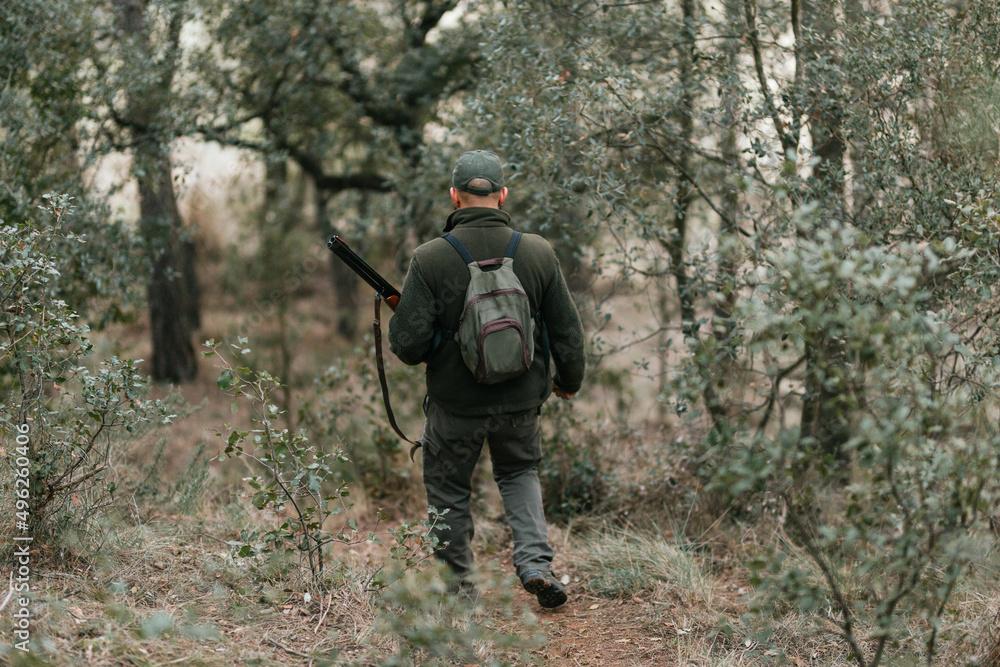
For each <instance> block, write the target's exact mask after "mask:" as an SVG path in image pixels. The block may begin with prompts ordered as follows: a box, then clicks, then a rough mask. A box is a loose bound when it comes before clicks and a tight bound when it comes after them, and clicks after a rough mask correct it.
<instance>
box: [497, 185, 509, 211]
mask: <svg viewBox="0 0 1000 667" xmlns="http://www.w3.org/2000/svg"><path fill="white" fill-rule="evenodd" d="M505 201H507V188H500V199H498V200H497V205H498V207H499V206H503V203H504V202H505Z"/></svg>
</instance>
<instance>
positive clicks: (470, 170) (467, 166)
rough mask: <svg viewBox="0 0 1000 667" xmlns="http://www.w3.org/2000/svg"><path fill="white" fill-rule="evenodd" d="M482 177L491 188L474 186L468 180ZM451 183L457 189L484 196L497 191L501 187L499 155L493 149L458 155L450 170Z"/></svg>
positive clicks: (501, 172) (501, 173) (501, 177)
mask: <svg viewBox="0 0 1000 667" xmlns="http://www.w3.org/2000/svg"><path fill="white" fill-rule="evenodd" d="M477 178H482V179H485V180H487V181H489V182H490V184H491V185H492V186H493V187H491V188H474V187H470V186H469V181H471V180H474V179H477ZM451 185H452V187H453V188H455V189H457V190H462V191H464V192H468V193H470V194H474V195H479V196H481V197H482V196H485V195H488V194H491V193H493V192H499V191H500V189H501V188H503V167H501V166H500V157H499V156H498V155H497V154H496V153H494V152H493V151H468V152H466V153H462V155H461V156H459V158H458V161H457V162H455V170H454V171H453V172H451Z"/></svg>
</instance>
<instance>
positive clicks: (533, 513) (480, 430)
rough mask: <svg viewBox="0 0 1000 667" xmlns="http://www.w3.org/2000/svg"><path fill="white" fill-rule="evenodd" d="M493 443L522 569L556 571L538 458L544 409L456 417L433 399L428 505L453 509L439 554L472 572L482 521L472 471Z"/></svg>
mask: <svg viewBox="0 0 1000 667" xmlns="http://www.w3.org/2000/svg"><path fill="white" fill-rule="evenodd" d="M486 441H488V442H489V445H490V459H491V460H492V462H493V479H494V480H496V483H497V486H498V487H499V489H500V496H501V498H502V499H503V509H504V514H506V516H507V523H508V524H509V525H510V529H511V532H513V533H514V567H515V568H517V574H518V576H520V575H521V574H522V573H523V572H525V571H527V570H540V571H542V572H548V571H549V568H550V564H551V563H552V548H551V547H550V546H549V541H548V540H549V537H548V529H547V528H546V525H545V513H544V511H543V509H542V488H541V485H540V484H539V482H538V463H539V461H541V458H542V449H541V434H540V432H539V430H538V413H537V412H536V411H535V410H529V411H527V412H519V413H515V414H498V415H490V416H487V417H464V416H461V415H455V414H452V413H450V412H448V411H446V410H445V409H444V408H442V407H441V406H439V405H436V404H434V403H433V402H428V405H427V421H426V424H425V425H424V434H423V436H422V437H421V442H422V443H423V460H424V487H425V488H426V489H427V504H428V505H429V506H431V507H434V508H435V509H437V510H438V511H439V512H442V511H444V510H445V509H447V510H448V514H446V515H445V516H444V517H443V518H442V519H441V522H442V523H445V524H447V526H448V527H447V528H443V529H436V530H435V534H436V535H437V537H438V539H439V540H440V541H441V543H444V542H448V543H449V544H448V546H446V547H444V548H443V549H441V550H440V551H438V552H437V553H436V556H437V557H438V558H439V559H440V560H443V561H444V562H445V563H447V564H448V566H449V567H450V568H451V570H452V572H454V573H455V575H456V576H458V577H459V578H460V579H465V578H467V577H468V576H469V575H470V574H471V573H472V568H473V555H472V547H471V543H472V536H473V534H474V533H475V527H474V525H473V521H472V512H471V511H470V508H469V501H470V498H471V496H472V474H473V471H474V470H475V467H476V462H477V461H478V460H479V455H480V453H481V452H482V449H483V443H484V442H486Z"/></svg>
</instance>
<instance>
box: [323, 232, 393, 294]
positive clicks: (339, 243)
mask: <svg viewBox="0 0 1000 667" xmlns="http://www.w3.org/2000/svg"><path fill="white" fill-rule="evenodd" d="M326 247H327V248H329V249H330V250H332V251H333V254H335V255H336V256H337V257H339V258H340V259H341V260H342V261H343V262H344V263H345V264H347V266H349V267H350V268H351V270H352V271H354V272H355V273H356V274H358V275H359V276H360V277H361V279H362V280H364V281H365V282H366V283H368V284H369V285H370V286H371V287H372V289H374V290H375V291H376V292H378V294H379V295H381V297H382V298H383V299H385V301H386V303H387V304H389V307H390V308H392V309H393V310H395V308H396V304H398V303H399V297H400V293H399V290H397V289H396V288H395V287H393V286H392V285H391V284H390V283H389V281H388V280H386V279H385V278H383V277H382V276H381V275H379V273H378V271H376V270H375V269H373V268H372V267H370V266H369V265H368V263H367V262H365V260H363V259H361V258H360V257H359V256H358V255H357V253H355V252H354V251H353V250H351V248H350V246H348V245H347V243H346V242H345V241H344V239H342V238H341V237H339V236H331V237H330V240H329V242H327V244H326Z"/></svg>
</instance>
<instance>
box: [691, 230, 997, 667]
mask: <svg viewBox="0 0 1000 667" xmlns="http://www.w3.org/2000/svg"><path fill="white" fill-rule="evenodd" d="M797 224H798V225H799V232H800V234H799V237H798V239H797V242H796V243H795V244H794V245H789V246H787V247H783V248H780V249H778V250H774V251H771V252H768V253H765V264H764V267H763V270H762V271H761V272H760V274H759V275H762V276H764V279H763V280H762V282H761V283H760V285H758V287H757V288H756V290H755V292H754V294H752V295H751V296H750V297H749V298H746V299H744V300H743V302H742V303H741V304H740V306H739V311H738V318H739V320H740V323H741V327H742V331H743V338H744V345H745V349H743V350H742V352H743V353H744V354H745V355H747V358H750V359H752V360H754V361H755V362H756V365H755V367H756V368H757V369H758V370H759V372H760V374H761V375H763V376H764V377H765V378H766V382H762V383H760V385H762V387H759V391H760V392H761V395H760V400H761V403H760V405H761V411H760V412H759V413H758V414H760V417H759V418H758V419H757V420H756V422H754V423H751V422H750V420H746V421H745V422H744V423H741V424H739V425H738V426H737V427H735V428H734V429H733V430H732V431H731V432H730V433H728V434H725V435H723V434H720V433H719V432H715V433H714V434H713V437H712V438H710V439H709V443H708V450H707V454H706V456H705V463H706V467H708V468H710V469H712V470H713V472H712V479H713V485H714V488H715V490H717V491H721V492H723V493H725V494H727V495H728V496H729V497H730V498H734V497H735V498H737V499H740V498H744V499H745V498H747V497H753V496H755V495H758V496H768V497H771V498H777V499H778V500H779V501H780V502H781V504H782V510H781V516H783V518H784V521H785V525H786V528H787V529H788V532H789V534H790V535H791V536H792V538H793V539H794V540H795V542H796V544H797V545H798V548H800V549H801V550H803V551H804V552H805V554H807V556H808V558H807V559H805V560H803V559H794V558H788V554H787V553H786V550H783V549H780V548H778V549H774V550H772V551H770V552H768V553H763V554H759V555H758V556H757V557H756V558H755V559H754V560H753V561H752V562H751V563H750V564H749V566H750V569H751V570H752V572H753V581H752V583H753V584H754V585H755V586H758V587H759V590H758V594H759V595H758V597H757V599H756V601H755V605H754V612H755V613H756V614H757V615H758V617H759V618H760V619H761V622H762V623H763V626H764V631H765V634H766V633H767V628H768V627H769V625H770V621H769V619H770V618H772V617H773V615H774V614H780V613H783V610H787V609H789V608H795V609H797V610H798V611H799V612H802V613H806V614H809V615H812V617H813V618H814V619H815V621H816V623H817V625H818V626H819V627H821V628H829V627H830V623H831V622H833V624H835V627H836V628H837V633H838V634H839V636H840V637H841V638H842V639H843V641H844V642H845V646H846V648H847V650H848V651H849V654H850V655H851V657H852V659H853V660H854V661H855V662H856V663H857V664H858V665H860V666H862V667H865V666H871V665H877V664H879V662H880V661H881V660H882V659H883V658H884V657H885V651H886V649H887V648H888V647H889V646H890V645H891V643H892V642H893V641H894V640H895V639H897V638H899V636H900V634H901V632H902V629H901V628H902V622H901V619H902V618H903V617H904V616H908V617H910V618H913V617H916V618H923V619H925V625H924V633H923V637H922V644H923V651H924V653H925V657H926V660H927V662H928V664H930V663H931V662H932V661H933V660H934V656H935V655H936V654H937V652H938V650H939V638H940V633H941V630H942V628H943V626H944V623H945V618H946V608H947V607H946V605H947V602H948V599H949V597H950V596H951V594H952V593H953V592H954V590H955V588H956V586H957V584H958V583H959V582H960V580H961V578H962V577H963V574H964V573H965V572H966V567H967V565H968V563H969V561H970V557H971V554H972V553H973V552H972V551H970V550H969V549H967V545H968V541H969V540H970V538H971V533H972V527H973V526H974V524H975V523H976V522H977V520H978V519H979V518H980V517H981V516H982V515H983V512H984V511H986V510H988V509H989V508H990V507H991V506H992V504H993V503H994V502H995V499H996V498H997V492H998V491H1000V489H998V480H997V478H996V474H995V471H996V468H997V463H998V460H997V451H998V449H997V447H998V445H1000V432H998V431H997V427H996V423H995V415H996V409H997V407H998V406H997V401H996V398H997V396H996V388H997V387H998V386H1000V383H998V378H997V376H996V374H995V371H994V369H993V367H992V364H991V360H990V358H989V356H988V355H977V354H975V353H974V352H973V351H972V350H970V349H969V348H967V347H965V345H963V344H962V339H961V338H960V336H959V335H958V333H957V331H959V330H960V329H961V324H960V323H958V322H957V321H954V320H952V319H951V318H952V315H950V314H949V311H948V310H947V309H946V308H944V307H943V306H942V305H941V304H940V303H935V302H934V301H933V300H932V291H931V290H930V289H928V286H929V285H930V284H931V282H932V281H935V280H938V279H940V277H941V276H945V275H948V274H949V273H950V272H951V271H952V270H953V267H955V266H956V265H957V264H958V263H959V262H961V261H964V260H966V259H967V258H968V255H969V253H968V252H966V251H963V250H962V249H961V248H960V247H958V245H957V244H956V243H955V242H954V240H950V239H945V240H943V241H941V242H940V243H937V244H935V245H933V246H932V245H927V244H915V243H897V244H894V245H891V246H882V245H877V244H869V245H866V243H865V240H864V239H863V238H861V237H860V235H859V233H858V232H857V231H855V230H853V229H852V228H850V227H847V226H845V225H840V224H838V223H835V222H828V221H824V223H823V225H816V224H813V223H812V222H811V221H810V220H809V217H808V211H804V212H803V215H802V216H801V217H800V218H798V219H797ZM824 340H825V341H831V342H832V344H830V345H820V344H819V341H824ZM824 355H825V356H824ZM810 356H811V358H810V362H811V363H810V364H809V365H810V367H811V368H813V369H818V370H817V371H816V372H818V373H820V374H821V375H820V376H818V378H817V379H818V381H819V382H820V383H821V384H822V383H826V386H829V387H836V388H837V391H832V392H830V398H829V399H828V400H831V401H835V402H836V405H835V406H832V407H834V408H835V409H834V410H832V411H831V412H833V413H835V414H837V415H838V416H839V418H840V419H843V421H844V423H845V424H846V425H847V426H848V427H849V428H848V431H849V433H850V438H849V440H848V441H847V442H846V443H845V444H844V445H843V449H842V451H839V452H831V451H830V450H829V449H828V448H827V447H826V446H824V443H822V442H820V441H819V440H818V439H817V438H816V437H813V436H811V435H810V434H808V433H807V432H806V431H805V430H804V429H800V428H799V427H798V426H797V425H795V424H794V420H789V419H787V418H786V417H785V416H784V415H785V414H786V413H788V412H792V411H794V410H796V408H797V406H798V405H799V401H800V400H801V396H802V381H801V380H799V379H798V378H800V377H801V376H796V375H794V374H793V371H794V369H796V368H798V367H800V365H801V364H803V362H804V360H806V359H807V358H809V357H810Z"/></svg>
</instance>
